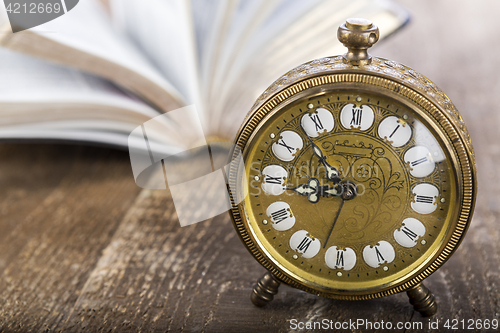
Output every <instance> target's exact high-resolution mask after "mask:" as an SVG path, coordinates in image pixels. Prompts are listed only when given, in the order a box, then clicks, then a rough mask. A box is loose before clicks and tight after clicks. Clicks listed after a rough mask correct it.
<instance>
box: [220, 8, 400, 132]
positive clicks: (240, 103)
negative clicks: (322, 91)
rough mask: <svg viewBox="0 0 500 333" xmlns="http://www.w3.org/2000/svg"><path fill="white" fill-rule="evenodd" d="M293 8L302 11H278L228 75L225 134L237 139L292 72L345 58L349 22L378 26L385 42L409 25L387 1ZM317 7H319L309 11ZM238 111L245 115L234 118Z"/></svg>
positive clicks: (223, 118) (223, 93)
mask: <svg viewBox="0 0 500 333" xmlns="http://www.w3.org/2000/svg"><path fill="white" fill-rule="evenodd" d="M292 2H293V3H295V4H297V6H291V5H290V6H287V7H284V8H281V7H279V8H277V9H276V13H275V14H273V15H271V16H270V18H269V20H268V21H267V22H266V23H265V24H264V25H263V26H262V28H261V31H259V32H257V33H256V34H255V35H254V37H253V38H252V40H251V41H249V42H248V44H247V45H246V46H245V51H244V52H243V51H242V56H241V58H239V59H237V60H236V61H235V62H234V64H233V66H232V67H231V70H228V73H229V74H228V77H226V81H225V82H224V86H223V87H221V89H220V90H219V91H218V94H219V101H218V103H217V104H218V105H219V106H220V105H222V107H221V109H222V110H223V111H222V113H223V115H222V116H221V117H220V119H221V121H220V122H219V123H220V124H221V127H220V128H219V131H223V132H227V133H235V132H236V130H237V129H235V128H234V125H233V124H234V123H241V121H242V120H243V118H244V114H245V113H246V112H248V111H249V110H250V108H251V106H252V105H253V103H254V101H255V100H256V98H257V97H258V96H259V95H260V94H261V93H262V92H263V91H264V90H265V89H266V88H267V87H268V86H269V85H270V84H271V83H272V82H273V81H274V80H276V79H277V78H279V77H280V76H281V75H283V74H284V73H286V72H287V71H288V70H290V69H292V68H294V67H296V66H298V65H300V64H302V63H304V62H307V61H310V60H313V59H317V58H321V57H325V56H332V55H339V54H343V53H345V50H346V49H345V47H344V46H343V45H341V44H340V42H338V40H337V29H338V27H339V26H340V25H341V24H342V23H344V21H345V18H346V17H364V18H367V19H370V20H372V21H373V22H376V24H377V25H378V26H379V29H380V35H381V37H380V38H381V39H382V38H384V37H385V36H388V35H389V34H390V33H392V32H393V31H395V30H396V29H397V28H398V27H400V26H401V25H402V24H404V23H405V22H406V21H407V20H408V14H407V12H406V11H405V10H403V9H401V7H399V6H397V5H396V4H394V3H393V2H391V1H385V0H375V1H373V0H372V1H370V0H355V1H351V2H347V3H346V2H345V1H340V0H329V1H325V0H315V1H311V2H309V1H308V2H307V4H306V3H305V2H299V1H298V0H293V1H292ZM287 3H288V4H291V3H290V2H287ZM312 3H313V4H314V6H312V7H309V9H306V6H307V5H309V6H311V4H312ZM259 38H260V39H259ZM242 78H244V80H242ZM235 109H238V110H242V111H241V113H238V112H233V111H232V110H235ZM242 114H243V115H242ZM229 128H232V129H231V130H229ZM233 135H234V134H233Z"/></svg>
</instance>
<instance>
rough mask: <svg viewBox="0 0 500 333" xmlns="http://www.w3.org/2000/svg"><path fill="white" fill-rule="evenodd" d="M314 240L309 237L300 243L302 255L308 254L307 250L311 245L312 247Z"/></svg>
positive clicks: (299, 247)
mask: <svg viewBox="0 0 500 333" xmlns="http://www.w3.org/2000/svg"><path fill="white" fill-rule="evenodd" d="M311 243H312V239H311V238H309V237H307V236H306V237H304V239H303V240H302V241H301V242H300V244H299V246H297V249H298V250H299V251H302V253H304V252H306V251H307V249H308V248H309V245H311Z"/></svg>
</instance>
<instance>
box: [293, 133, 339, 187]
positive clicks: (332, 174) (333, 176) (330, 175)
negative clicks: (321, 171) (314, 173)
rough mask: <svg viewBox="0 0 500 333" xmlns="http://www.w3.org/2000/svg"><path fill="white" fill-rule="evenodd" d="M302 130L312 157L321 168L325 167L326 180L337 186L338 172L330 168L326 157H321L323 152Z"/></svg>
mask: <svg viewBox="0 0 500 333" xmlns="http://www.w3.org/2000/svg"><path fill="white" fill-rule="evenodd" d="M302 130H303V131H304V133H305V134H306V137H307V139H309V142H310V143H311V146H312V149H313V153H314V155H316V157H317V158H318V159H319V161H320V162H321V164H323V166H324V167H325V172H326V178H327V179H328V180H330V181H332V182H333V183H335V184H337V183H338V182H339V181H340V178H339V171H338V170H337V169H336V168H334V167H332V166H331V165H330V164H328V162H327V161H326V156H325V155H323V152H322V151H321V149H320V148H319V147H318V145H317V144H315V143H314V142H313V140H312V139H311V137H310V136H309V135H307V132H306V130H305V129H304V128H302Z"/></svg>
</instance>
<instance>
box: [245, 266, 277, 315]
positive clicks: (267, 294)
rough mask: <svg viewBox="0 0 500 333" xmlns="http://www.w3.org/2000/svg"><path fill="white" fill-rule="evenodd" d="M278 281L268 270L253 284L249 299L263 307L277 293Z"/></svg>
mask: <svg viewBox="0 0 500 333" xmlns="http://www.w3.org/2000/svg"><path fill="white" fill-rule="evenodd" d="M279 286H280V282H279V281H278V280H277V279H276V278H275V277H274V276H273V275H272V274H271V273H269V272H267V273H266V274H264V275H263V276H262V277H261V278H260V279H258V280H257V283H256V284H255V285H254V286H253V290H252V294H251V295H250V299H251V300H252V303H253V304H254V305H255V306H258V307H263V306H264V305H266V304H267V303H269V302H270V301H272V300H273V298H274V295H276V294H277V293H278V287H279Z"/></svg>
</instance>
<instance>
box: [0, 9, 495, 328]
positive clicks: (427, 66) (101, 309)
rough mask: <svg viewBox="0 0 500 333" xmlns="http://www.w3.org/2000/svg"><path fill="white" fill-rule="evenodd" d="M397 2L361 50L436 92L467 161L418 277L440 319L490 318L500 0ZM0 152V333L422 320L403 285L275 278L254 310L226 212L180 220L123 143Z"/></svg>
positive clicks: (246, 262) (250, 279) (244, 256)
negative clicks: (467, 146) (359, 294)
mask: <svg viewBox="0 0 500 333" xmlns="http://www.w3.org/2000/svg"><path fill="white" fill-rule="evenodd" d="M400 2H401V3H402V4H403V5H405V6H406V7H407V8H408V9H409V10H410V11H411V12H412V17H413V19H412V22H411V23H410V25H409V26H408V27H407V28H405V29H404V30H403V31H401V32H399V33H398V34H396V35H394V36H393V37H392V38H391V39H389V40H387V41H384V42H382V43H380V45H378V46H377V47H376V48H375V49H374V50H373V52H372V53H373V54H375V55H377V56H380V57H386V58H392V59H394V60H397V61H398V62H401V63H403V64H405V65H408V66H410V67H413V68H415V69H416V70H418V71H419V72H421V73H422V74H424V75H426V76H428V77H430V78H431V79H432V80H433V81H434V82H435V83H436V84H438V85H439V86H440V87H441V88H442V89H443V90H444V91H446V92H447V94H448V95H449V97H450V98H451V99H452V100H453V101H454V103H455V105H456V106H457V108H458V109H459V110H460V111H461V113H462V115H463V118H464V119H465V121H466V123H467V125H468V129H469V132H470V134H471V137H472V140H473V144H474V147H475V150H476V158H477V165H478V181H479V194H478V199H477V205H476V211H475V214H474V218H473V221H472V224H471V227H470V229H469V232H468V234H467V236H466V237H465V240H464V242H463V243H462V245H461V247H460V248H459V249H458V250H457V252H456V253H455V254H454V255H453V257H452V258H451V259H450V260H449V261H448V262H447V263H446V264H445V265H444V266H443V267H442V268H441V269H440V270H438V271H437V272H436V273H435V274H433V275H432V276H431V277H430V278H429V279H428V280H427V282H426V285H427V286H428V287H429V288H430V289H431V290H433V291H434V293H435V296H436V299H437V301H438V302H439V306H440V309H439V312H438V314H437V315H436V317H435V318H437V319H439V320H440V323H441V326H440V327H441V328H443V326H442V324H443V323H444V322H445V321H446V320H447V319H454V318H456V319H459V320H461V319H465V320H467V319H494V318H496V319H499V320H500V288H499V284H500V277H499V276H500V272H499V270H500V269H499V266H500V230H499V228H500V227H499V226H500V220H499V219H500V188H499V184H500V175H499V173H498V165H500V131H499V130H498V129H499V128H500V113H499V112H498V111H497V108H498V107H497V106H498V105H500V91H499V89H500V75H499V74H500V57H499V56H498V54H499V53H500V43H498V35H499V32H500V20H499V19H498V18H497V13H499V12H500V3H499V2H498V1H495V0H482V1H481V2H477V1H475V2H472V1H452V0H442V1H430V0H425V1H418V2H417V1H409V0H406V1H400ZM485 46H488V50H487V51H485ZM0 162H1V163H0V188H1V189H2V191H0V331H6V332H10V331H15V332H28V331H29V332H45V331H50V332H52V331H55V332H58V331H67V332H87V331H98V332H101V331H102V332H109V331H116V332H137V331H139V332H163V331H172V332H178V331H187V332H191V331H196V332H198V331H204V332H255V331H257V332H258V331H291V329H290V322H289V321H290V319H292V318H296V319H298V320H300V321H311V320H312V321H314V320H321V319H324V318H327V319H331V320H335V321H349V320H350V319H351V320H356V319H358V318H363V319H367V320H370V321H372V322H375V321H381V320H384V321H386V322H387V321H391V322H392V323H394V324H395V323H396V322H399V321H403V322H404V321H413V322H418V321H420V322H422V323H424V324H426V325H427V323H428V319H423V318H422V317H420V315H419V314H415V313H414V312H413V309H412V307H411V306H410V305H409V304H408V301H407V297H406V295H405V294H398V295H394V296H391V297H386V298H382V299H377V300H371V301H363V302H347V301H334V300H328V299H324V298H319V297H316V296H314V295H311V294H307V293H305V292H301V291H297V290H294V289H292V288H288V287H286V286H281V287H280V292H279V293H278V295H277V296H276V297H275V300H274V301H273V302H272V303H270V304H269V305H268V306H266V307H265V308H262V309H261V308H256V307H254V306H253V305H252V304H251V303H250V300H249V294H250V291H251V288H252V285H253V284H254V282H255V280H256V279H257V278H259V277H260V276H261V275H262V274H263V273H264V270H263V268H261V267H260V265H259V264H258V263H257V262H256V261H255V260H253V259H252V257H251V256H250V254H249V253H248V252H247V251H246V249H245V248H244V246H243V245H242V243H241V241H240V240H239V238H238V237H237V235H236V233H235V231H234V230H233V226H232V224H231V222H230V220H229V218H228V216H227V215H225V214H224V215H221V216H217V217H215V218H213V219H211V220H209V221H206V222H203V223H198V224H196V225H192V226H188V227H184V228H181V227H180V226H179V222H178V220H177V218H176V213H175V209H174V207H173V202H172V199H171V197H170V194H169V193H168V191H149V190H144V191H140V190H139V189H138V188H137V187H136V186H135V184H134V182H133V178H132V174H131V170H130V165H129V160H128V155H127V153H124V152H114V151H110V150H107V149H99V148H82V147H73V146H57V145H53V146H51V145H14V144H12V145H7V144H6V145H1V146H0ZM348 331H351V330H348ZM361 331H365V330H361ZM400 331H403V330H400ZM406 331H407V332H416V331H417V330H412V329H409V330H406ZM424 331H431V330H427V329H426V330H424Z"/></svg>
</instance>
